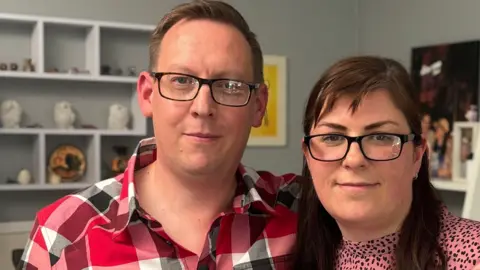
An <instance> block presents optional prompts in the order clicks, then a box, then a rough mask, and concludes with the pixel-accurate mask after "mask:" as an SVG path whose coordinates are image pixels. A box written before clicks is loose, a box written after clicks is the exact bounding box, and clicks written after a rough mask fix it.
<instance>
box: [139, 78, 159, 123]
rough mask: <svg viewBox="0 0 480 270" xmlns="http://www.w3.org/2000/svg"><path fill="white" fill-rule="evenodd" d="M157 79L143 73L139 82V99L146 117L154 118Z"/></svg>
mask: <svg viewBox="0 0 480 270" xmlns="http://www.w3.org/2000/svg"><path fill="white" fill-rule="evenodd" d="M154 85H155V79H154V78H153V77H152V76H150V74H149V73H148V72H146V71H142V72H141V73H140V75H139V77H138V81H137V97H138V104H139V106H140V110H141V111H142V113H143V115H144V116H145V117H152V107H153V106H152V100H153V94H154V93H155V92H154V91H153V88H154Z"/></svg>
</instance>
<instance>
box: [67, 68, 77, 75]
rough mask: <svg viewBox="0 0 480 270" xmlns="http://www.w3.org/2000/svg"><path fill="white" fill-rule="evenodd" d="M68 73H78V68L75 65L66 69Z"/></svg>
mask: <svg viewBox="0 0 480 270" xmlns="http://www.w3.org/2000/svg"><path fill="white" fill-rule="evenodd" d="M68 73H69V74H77V73H79V70H78V68H76V67H72V68H70V69H69V70H68Z"/></svg>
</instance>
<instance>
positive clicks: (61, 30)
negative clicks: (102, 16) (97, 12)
mask: <svg viewBox="0 0 480 270" xmlns="http://www.w3.org/2000/svg"><path fill="white" fill-rule="evenodd" d="M96 29H97V28H96V27H94V25H88V24H74V23H70V24H66V23H58V22H55V23H53V22H45V25H44V31H45V36H44V37H45V40H44V50H45V66H44V71H45V72H47V73H51V72H55V73H57V72H58V73H60V74H62V73H63V74H66V73H68V74H73V75H90V74H91V75H96V69H95V63H94V56H95V52H94V50H95V44H96V41H97V34H98V33H97V31H96Z"/></svg>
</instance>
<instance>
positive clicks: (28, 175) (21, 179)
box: [17, 169, 32, 185]
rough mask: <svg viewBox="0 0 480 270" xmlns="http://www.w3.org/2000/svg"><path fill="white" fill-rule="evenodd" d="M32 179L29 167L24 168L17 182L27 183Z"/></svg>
mask: <svg viewBox="0 0 480 270" xmlns="http://www.w3.org/2000/svg"><path fill="white" fill-rule="evenodd" d="M31 181H32V174H31V173H30V171H28V170H27V169H22V170H21V171H20V172H19V173H18V176H17V182H18V183H19V184H21V185H27V184H29V183H30V182H31Z"/></svg>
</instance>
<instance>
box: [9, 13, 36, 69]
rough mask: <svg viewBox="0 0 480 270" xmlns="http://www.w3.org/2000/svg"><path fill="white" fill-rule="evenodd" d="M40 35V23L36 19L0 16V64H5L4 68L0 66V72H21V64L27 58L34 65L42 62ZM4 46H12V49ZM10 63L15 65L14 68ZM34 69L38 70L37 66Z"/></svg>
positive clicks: (22, 64)
mask: <svg viewBox="0 0 480 270" xmlns="http://www.w3.org/2000/svg"><path fill="white" fill-rule="evenodd" d="M42 35H43V28H42V24H41V23H40V22H38V21H35V20H28V19H21V18H15V17H14V16H11V17H10V16H4V17H3V18H2V17H0V48H2V50H1V51H0V65H3V64H5V65H7V67H6V70H5V69H4V67H0V73H4V72H15V73H23V66H24V63H25V61H26V60H27V59H31V60H32V63H33V64H34V66H35V67H37V66H38V64H39V63H42V55H41V52H40V42H41V38H42V37H43V36H42ZM4 48H14V50H5V49H4ZM12 65H16V69H15V68H13V67H12ZM34 71H35V72H39V70H38V68H35V70H34ZM26 72H31V71H26Z"/></svg>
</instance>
